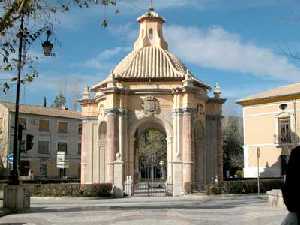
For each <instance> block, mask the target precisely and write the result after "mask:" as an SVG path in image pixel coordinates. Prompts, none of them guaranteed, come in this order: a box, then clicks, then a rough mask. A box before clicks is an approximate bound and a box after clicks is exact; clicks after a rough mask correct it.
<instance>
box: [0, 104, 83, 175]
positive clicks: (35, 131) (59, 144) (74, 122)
mask: <svg viewBox="0 0 300 225" xmlns="http://www.w3.org/2000/svg"><path fill="white" fill-rule="evenodd" d="M14 112H15V104H12V103H8V102H0V143H1V145H0V154H1V164H2V167H4V168H6V172H5V174H6V175H7V174H8V171H9V170H10V169H11V167H12V163H11V162H10V161H9V160H8V159H7V156H8V155H9V154H10V153H12V152H13V133H14V129H13V125H14V115H15V113H14ZM19 120H20V121H19V123H20V124H21V125H22V126H23V127H24V130H23V135H22V136H23V137H22V141H21V142H22V143H21V147H20V150H21V151H20V152H21V153H20V154H21V155H20V167H19V171H20V175H21V176H24V177H28V176H31V177H34V178H36V179H37V178H48V179H50V178H55V179H56V178H62V177H71V178H79V177H80V154H81V130H82V125H81V114H80V113H79V112H73V111H69V110H63V109H55V108H47V107H41V106H32V105H20V115H19ZM28 138H31V139H32V142H33V145H32V146H28V144H27V142H28ZM26 139H27V140H26ZM26 145H27V146H26ZM28 148H30V149H28ZM58 152H64V154H65V159H66V160H64V162H62V164H63V165H59V166H58V167H60V168H58V167H57V153H58ZM62 167H66V168H62Z"/></svg>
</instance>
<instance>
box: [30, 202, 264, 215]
mask: <svg viewBox="0 0 300 225" xmlns="http://www.w3.org/2000/svg"><path fill="white" fill-rule="evenodd" d="M249 203H251V201H230V202H222V203H215V202H213V201H211V200H208V201H205V202H201V203H197V202H193V203H178V204H157V203H156V204H154V205H150V204H149V205H147V204H145V203H143V204H134V205H124V206H122V205H119V206H105V205H104V206H81V207H80V206H79V207H68V206H61V207H58V208H48V207H42V206H41V207H31V209H30V210H29V211H27V212H26V213H42V212H45V213H48V212H82V211H113V210H116V211H122V210H165V209H167V210H168V209H175V210H178V209H179V210H180V209H182V210H184V209H192V210H193V209H214V210H218V209H220V210H221V209H232V208H236V207H241V206H247V205H249ZM255 203H258V204H259V203H264V201H260V200H256V201H255ZM49 207H51V205H49Z"/></svg>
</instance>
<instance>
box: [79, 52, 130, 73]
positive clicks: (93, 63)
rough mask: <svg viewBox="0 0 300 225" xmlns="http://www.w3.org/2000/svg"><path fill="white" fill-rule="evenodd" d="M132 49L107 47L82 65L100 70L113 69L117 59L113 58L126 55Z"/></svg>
mask: <svg viewBox="0 0 300 225" xmlns="http://www.w3.org/2000/svg"><path fill="white" fill-rule="evenodd" d="M129 50H130V48H128V47H115V48H111V49H106V50H104V51H102V52H100V53H99V54H98V55H97V56H95V57H93V58H91V59H88V60H87V61H85V62H84V63H83V64H82V66H85V67H88V68H92V69H98V70H107V69H109V68H110V69H112V67H113V64H112V62H115V61H116V60H113V59H114V58H115V57H117V56H120V55H122V56H124V55H125V53H127V52H128V51H129Z"/></svg>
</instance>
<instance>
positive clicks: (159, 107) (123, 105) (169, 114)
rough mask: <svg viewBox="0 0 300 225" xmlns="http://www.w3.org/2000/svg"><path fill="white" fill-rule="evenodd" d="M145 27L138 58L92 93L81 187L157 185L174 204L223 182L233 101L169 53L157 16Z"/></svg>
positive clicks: (147, 18) (86, 106)
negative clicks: (226, 116)
mask: <svg viewBox="0 0 300 225" xmlns="http://www.w3.org/2000/svg"><path fill="white" fill-rule="evenodd" d="M138 22H139V24H140V31H139V36H138V38H137V40H136V42H135V43H134V48H133V50H132V52H130V53H129V54H128V55H127V56H126V57H125V58H124V59H123V60H122V61H121V62H120V63H119V64H118V65H117V66H116V67H115V68H114V69H113V70H112V72H111V73H110V74H109V75H108V77H107V78H106V79H105V80H103V81H102V82H100V83H97V84H95V85H94V86H93V87H91V88H90V89H89V88H85V90H84V93H83V97H82V100H81V106H82V113H83V129H82V155H81V183H82V184H92V183H104V182H105V183H113V184H114V185H115V187H116V188H117V189H119V190H124V189H125V187H124V185H125V181H126V180H128V179H129V180H132V182H133V187H134V188H133V193H134V192H135V191H137V190H136V189H137V187H142V186H141V185H140V184H145V185H144V187H145V186H147V185H148V187H149V181H151V184H152V185H153V184H154V185H155V184H156V185H157V186H158V187H163V186H165V187H167V188H166V189H165V190H166V192H168V193H169V194H171V195H173V196H177V195H182V194H186V193H190V192H192V191H201V190H203V189H204V187H205V185H206V184H209V183H211V182H214V181H216V179H218V181H221V180H222V179H223V151H222V128H221V119H222V105H223V104H224V102H225V99H222V98H221V97H220V95H221V91H220V88H219V86H218V85H216V88H215V89H214V91H213V94H214V95H213V97H209V92H210V91H211V88H210V87H209V86H208V85H206V84H205V83H204V82H202V81H200V80H198V79H197V78H196V76H194V75H193V74H192V73H191V72H190V71H189V70H188V69H187V68H186V66H185V65H184V64H183V63H181V61H180V60H179V59H178V58H177V57H176V56H174V55H173V54H172V53H170V52H169V51H168V44H167V42H166V40H165V39H164V37H163V23H164V22H165V20H164V19H163V18H162V17H161V16H159V15H158V14H157V12H155V11H154V9H150V10H149V11H148V12H146V13H145V14H144V15H142V16H141V17H139V18H138ZM195 54H199V53H195ZM200 54H201V53H200ZM155 142H156V143H155ZM150 144H151V146H152V147H151V148H149V147H148V146H149V145H150ZM153 146H155V147H153Z"/></svg>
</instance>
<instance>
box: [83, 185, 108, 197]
mask: <svg viewBox="0 0 300 225" xmlns="http://www.w3.org/2000/svg"><path fill="white" fill-rule="evenodd" d="M112 188H113V185H112V184H111V183H103V184H85V185H83V186H82V187H81V193H82V195H83V196H86V197H109V196H111V192H112Z"/></svg>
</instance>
